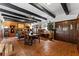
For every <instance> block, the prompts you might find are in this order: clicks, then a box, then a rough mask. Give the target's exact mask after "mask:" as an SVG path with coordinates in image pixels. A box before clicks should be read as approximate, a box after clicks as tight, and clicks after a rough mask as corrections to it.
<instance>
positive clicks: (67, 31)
mask: <svg viewBox="0 0 79 59" xmlns="http://www.w3.org/2000/svg"><path fill="white" fill-rule="evenodd" d="M55 26H56V32H55V39H56V40H63V41H67V42H73V43H77V42H78V41H79V20H76V19H74V20H69V21H62V22H56V23H55Z"/></svg>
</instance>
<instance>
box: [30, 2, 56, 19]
mask: <svg viewBox="0 0 79 59" xmlns="http://www.w3.org/2000/svg"><path fill="white" fill-rule="evenodd" d="M29 4H30V5H32V6H34V7H35V8H37V9H39V10H41V11H43V12H45V13H46V14H48V15H49V16H51V17H53V18H55V14H53V13H51V12H50V11H49V10H47V9H46V8H45V7H43V6H42V5H40V4H37V3H29Z"/></svg>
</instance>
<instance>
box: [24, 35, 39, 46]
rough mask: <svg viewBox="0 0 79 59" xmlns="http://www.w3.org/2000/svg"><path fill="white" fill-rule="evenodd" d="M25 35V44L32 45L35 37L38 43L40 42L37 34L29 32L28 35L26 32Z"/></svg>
mask: <svg viewBox="0 0 79 59" xmlns="http://www.w3.org/2000/svg"><path fill="white" fill-rule="evenodd" d="M27 36H28V38H25V40H24V42H25V44H28V45H32V44H33V43H34V42H35V41H36V39H38V40H39V43H40V35H39V34H30V35H29V34H28V35H27Z"/></svg>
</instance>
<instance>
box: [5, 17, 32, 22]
mask: <svg viewBox="0 0 79 59" xmlns="http://www.w3.org/2000/svg"><path fill="white" fill-rule="evenodd" d="M4 19H5V21H15V22H21V23H33V22H31V21H20V20H17V19H15V18H11V17H5V16H4Z"/></svg>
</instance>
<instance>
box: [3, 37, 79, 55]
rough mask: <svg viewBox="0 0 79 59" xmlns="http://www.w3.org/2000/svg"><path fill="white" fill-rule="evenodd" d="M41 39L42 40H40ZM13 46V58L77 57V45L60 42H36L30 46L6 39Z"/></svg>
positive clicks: (14, 39) (12, 39) (16, 40)
mask: <svg viewBox="0 0 79 59" xmlns="http://www.w3.org/2000/svg"><path fill="white" fill-rule="evenodd" d="M41 39H42V38H41ZM6 40H7V41H11V42H12V43H13V45H14V50H15V56H78V55H79V53H78V51H77V45H76V44H71V43H67V42H62V41H56V40H53V41H49V40H41V42H40V43H39V41H38V40H37V41H36V43H35V44H33V45H32V46H28V45H24V43H23V41H19V40H18V39H17V38H6V39H4V41H6Z"/></svg>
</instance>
